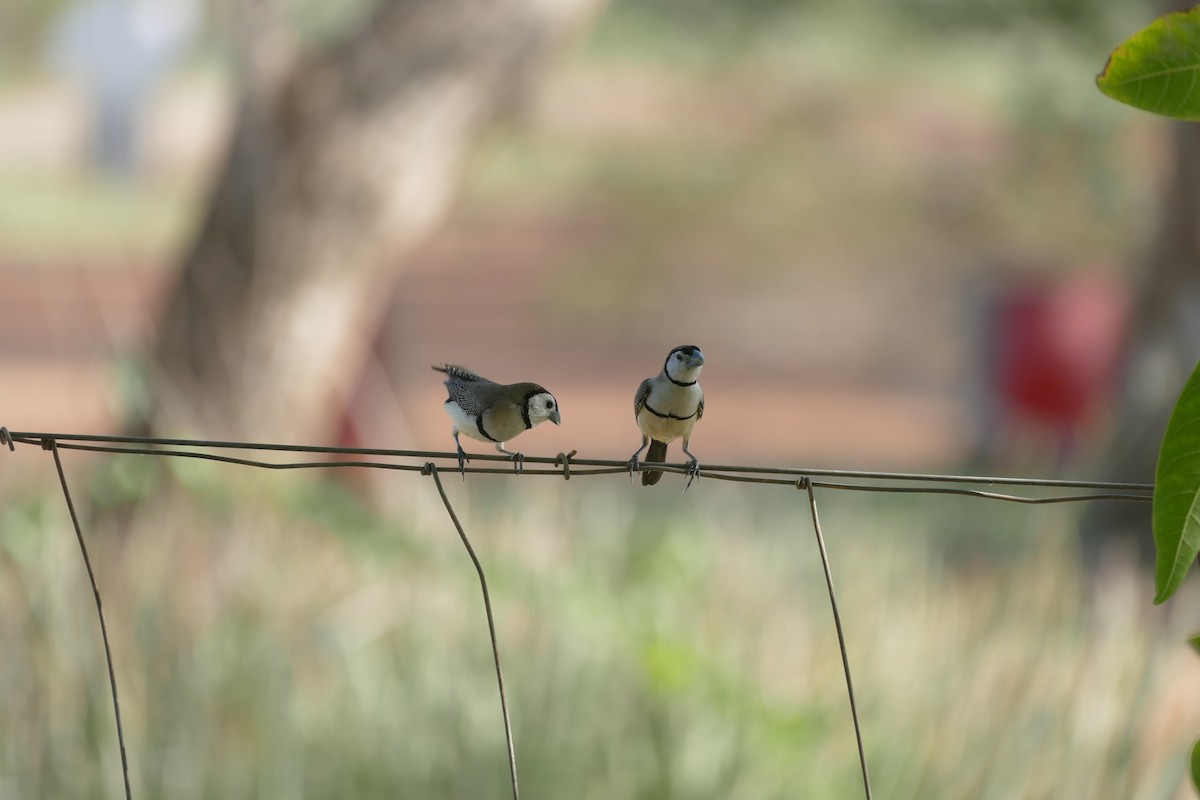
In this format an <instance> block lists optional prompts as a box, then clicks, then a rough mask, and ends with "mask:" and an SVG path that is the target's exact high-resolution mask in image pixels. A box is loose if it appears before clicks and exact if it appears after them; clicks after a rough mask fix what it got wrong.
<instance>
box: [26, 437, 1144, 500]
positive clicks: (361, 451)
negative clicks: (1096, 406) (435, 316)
mask: <svg viewBox="0 0 1200 800" xmlns="http://www.w3.org/2000/svg"><path fill="white" fill-rule="evenodd" d="M4 432H5V433H6V434H7V435H8V440H9V441H12V442H18V443H21V444H28V445H37V446H42V444H43V442H49V441H53V442H54V443H55V444H56V445H57V446H58V447H60V448H62V449H67V450H81V451H88V452H98V453H115V454H123V455H144V456H166V457H175V458H191V459H198V460H203V461H216V462H220V463H225V464H235V465H239V466H245V467H253V468H256V469H268V470H294V469H345V468H357V469H389V470H397V471H403V472H425V471H426V467H425V464H424V463H421V464H404V463H396V462H391V461H344V460H343V461H328V460H322V461H262V460H258V459H251V458H241V457H238V456H231V455H223V454H220V453H206V452H198V451H196V450H183V449H164V448H178V447H202V448H213V449H241V450H256V451H267V452H287V453H320V454H332V455H350V456H361V455H384V456H391V457H395V458H418V459H424V460H429V459H442V460H446V461H453V462H457V458H458V455H457V453H450V452H438V451H428V450H387V449H381V448H363V447H330V446H323V445H291V444H270V443H261V442H226V441H207V440H202V439H167V438H155V437H144V436H100V435H91V434H58V433H29V432H12V433H9V432H8V431H4ZM104 443H107V444H104ZM135 445H152V446H151V447H145V446H135ZM471 459H472V460H474V459H480V460H484V461H502V462H509V461H511V459H509V458H508V457H507V456H501V455H489V454H475V455H472V456H471ZM569 461H570V464H571V469H570V476H571V477H575V476H589V475H615V474H621V473H626V472H628V462H625V461H611V460H604V459H586V458H573V457H572V458H570V459H569ZM525 462H526V463H532V464H553V465H555V466H561V465H562V460H561V458H543V457H538V456H526V457H525ZM643 463H644V462H643ZM581 466H584V467H588V466H590V467H592V468H590V469H581V468H580V467H581ZM654 468H655V469H657V470H662V471H664V472H673V473H677V474H687V472H688V469H689V465H688V464H659V463H655V464H654ZM463 472H464V473H471V474H484V475H511V474H513V469H512V468H511V467H466V468H465V469H464V470H463ZM520 474H522V475H529V476H546V475H550V476H555V477H566V475H564V473H563V471H562V470H561V469H536V468H535V469H524V470H522V471H521V473H520ZM700 475H701V477H704V478H710V479H713V480H720V481H728V482H732V483H754V484H766V485H774V486H793V487H797V486H799V485H800V481H799V479H797V480H793V479H792V478H790V477H782V476H785V475H787V476H791V475H798V476H800V478H805V477H809V476H814V475H818V476H823V477H843V478H850V479H854V480H859V481H862V480H876V481H878V480H883V479H892V480H898V481H916V482H926V483H928V482H934V481H938V480H941V481H944V482H947V483H960V484H961V483H984V484H989V485H1015V486H1029V487H1037V488H1064V489H1093V490H1096V492H1095V493H1088V494H1070V495H1050V496H1043V497H1029V496H1023V495H1015V494H1007V493H1001V492H991V491H985V490H981V489H965V488H959V487H952V486H941V487H938V486H895V485H886V484H883V485H881V484H879V483H847V482H844V481H814V482H813V485H814V486H817V487H821V488H825V489H839V490H843V491H857V492H879V493H892V494H901V493H904V494H945V495H960V496H964V497H978V498H982V499H988V500H1001V501H1006V502H1013V503H1026V504H1049V503H1076V502H1089V501H1094V500H1117V501H1133V502H1150V501H1151V500H1152V497H1151V496H1150V495H1149V494H1145V492H1150V491H1152V490H1153V488H1154V487H1153V486H1152V485H1148V484H1133V483H1111V482H1091V481H1066V480H1053V479H1039V478H998V477H982V476H964V475H933V474H926V473H903V472H864V471H852V470H828V469H813V470H802V469H792V468H782V467H759V466H744V465H735V466H728V465H705V466H704V467H703V468H702V469H701V472H700ZM772 476H778V477H772ZM1112 489H1116V490H1123V491H1106V490H1112Z"/></svg>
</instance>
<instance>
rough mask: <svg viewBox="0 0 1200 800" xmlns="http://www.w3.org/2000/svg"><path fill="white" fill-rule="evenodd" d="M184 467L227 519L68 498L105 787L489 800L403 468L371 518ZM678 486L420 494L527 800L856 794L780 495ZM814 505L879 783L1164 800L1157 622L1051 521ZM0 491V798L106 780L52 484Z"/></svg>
mask: <svg viewBox="0 0 1200 800" xmlns="http://www.w3.org/2000/svg"><path fill="white" fill-rule="evenodd" d="M29 457H37V456H35V455H33V454H31V455H30V456H29ZM122 458H125V457H122ZM118 460H120V459H118ZM68 466H69V467H70V465H68ZM69 471H71V470H69ZM206 481H207V482H218V483H220V482H223V483H224V484H225V486H224V488H223V489H222V490H221V493H222V495H223V496H224V497H226V498H228V499H230V500H231V503H230V505H229V506H228V507H227V508H226V509H225V510H224V511H222V512H220V513H215V514H214V513H213V512H212V511H211V509H210V508H209V497H210V494H211V491H212V489H211V486H208V485H204V484H194V485H195V486H196V487H197V488H194V489H188V490H185V491H184V492H183V496H182V498H179V497H177V498H176V499H175V501H174V502H166V501H164V500H163V498H164V497H165V495H166V493H165V492H161V491H160V492H158V493H157V494H156V495H155V497H157V498H159V502H155V501H151V502H148V503H146V504H144V505H143V506H142V507H141V509H140V510H139V511H138V513H137V514H136V515H135V516H134V517H133V518H132V520H131V521H130V522H129V523H128V524H127V525H124V524H123V525H122V526H120V527H119V528H113V527H111V526H108V525H106V524H104V523H99V522H95V521H94V520H92V519H89V518H86V517H85V524H86V525H87V526H88V536H89V540H90V541H91V543H92V545H91V549H92V558H93V562H94V563H95V564H96V568H97V572H98V579H99V581H100V585H101V589H102V591H103V593H104V601H105V609H106V611H107V614H108V621H109V630H110V635H111V636H112V639H113V647H114V652H115V656H116V670H117V678H118V682H119V685H120V690H121V697H122V709H123V711H124V713H125V724H126V732H127V737H128V741H129V746H130V761H131V764H132V767H133V785H134V792H135V796H137V797H142V798H159V797H163V798H165V797H171V798H176V799H178V798H191V797H195V798H201V797H213V796H220V797H225V798H241V797H264V796H301V795H302V796H305V797H311V798H323V797H346V796H354V797H362V798H371V797H471V798H503V797H505V796H507V791H508V789H507V771H506V766H505V755H504V737H503V728H502V725H501V719H500V711H499V705H498V700H497V697H496V689H495V682H494V675H493V672H492V665H491V655H490V651H489V648H488V644H487V636H486V624H485V622H484V618H483V611H482V607H481V604H480V601H479V587H478V584H477V581H476V577H475V574H474V571H473V569H472V568H471V565H470V562H469V561H468V560H467V557H466V555H465V553H464V552H463V550H462V547H461V544H460V543H459V542H458V540H457V537H456V536H455V535H454V531H453V529H452V527H451V526H450V524H449V521H448V520H447V519H446V518H445V515H444V511H443V510H442V509H441V507H440V503H439V501H438V499H437V496H436V493H435V492H434V491H433V488H432V486H430V485H429V484H428V482H427V481H424V480H422V479H420V478H418V477H416V476H412V475H403V476H396V484H395V487H394V493H395V494H396V495H397V497H398V498H399V499H400V500H401V503H400V507H401V508H402V509H403V511H402V512H400V514H399V516H398V517H397V518H393V519H386V518H382V517H379V516H377V515H375V514H374V513H372V512H370V511H369V510H367V509H366V508H364V507H363V506H362V505H361V504H360V503H359V502H358V501H357V500H356V499H355V497H354V495H353V494H352V493H350V492H348V491H346V489H345V488H343V487H341V486H339V485H337V484H332V483H327V482H323V481H320V480H315V479H314V478H313V476H311V475H307V476H305V475H299V474H296V473H272V474H269V475H264V474H260V473H253V472H250V473H248V472H247V471H246V470H243V469H239V468H236V467H220V466H218V467H217V468H216V470H215V472H214V473H213V474H212V475H210V476H209V477H208V478H206ZM535 484H536V485H535ZM699 488H700V489H701V491H696V490H695V488H694V489H693V491H692V492H689V493H688V494H687V495H686V496H680V495H678V494H676V493H674V492H655V493H653V494H652V493H650V492H643V491H641V490H640V487H631V486H630V485H629V484H628V482H627V481H625V480H623V479H622V478H620V477H613V478H609V479H593V480H590V481H586V482H582V481H572V482H571V483H570V484H563V483H561V482H550V481H545V482H540V483H538V482H534V481H516V482H514V481H512V480H511V479H507V478H497V479H492V480H488V479H481V480H476V479H475V477H474V476H473V478H472V480H471V481H469V482H467V483H466V484H465V485H464V484H455V485H451V486H450V487H449V489H450V493H451V497H452V499H453V500H454V502H455V503H456V506H457V508H458V511H459V513H460V515H461V516H462V518H463V520H464V524H465V525H466V527H467V531H468V533H469V534H470V535H471V537H472V540H473V543H474V544H475V547H476V549H477V550H478V551H479V553H480V556H481V558H482V559H483V562H484V566H485V569H486V570H487V572H488V578H489V584H490V585H491V587H492V593H493V602H494V605H495V608H496V614H497V622H498V627H499V640H500V648H501V653H502V657H503V659H504V667H505V674H506V678H507V681H508V684H509V691H510V706H511V709H512V714H513V722H514V726H515V733H516V746H517V757H518V762H519V768H520V777H521V781H522V785H523V789H524V792H525V793H526V794H527V795H528V796H531V797H561V796H564V795H565V796H570V797H579V798H611V797H632V798H647V799H650V798H654V799H656V800H670V799H672V798H689V799H690V798H713V799H714V800H715V799H716V798H722V799H725V798H754V799H755V800H758V799H759V798H773V797H778V798H784V797H788V798H791V797H798V796H799V797H808V798H843V797H853V796H855V795H856V794H857V793H858V792H859V791H860V789H859V777H858V766H857V758H856V753H855V747H854V737H853V730H852V727H851V722H850V717H849V713H848V707H847V702H846V695H845V688H844V685H843V682H842V680H843V679H842V674H841V664H840V660H839V658H838V654H837V640H836V635H835V633H834V631H833V627H832V622H831V620H830V614H829V609H828V600H827V598H826V596H825V591H824V585H823V578H822V576H821V568H820V563H819V560H818V557H817V554H816V547H815V542H814V539H813V536H812V532H811V528H810V522H809V516H808V508H807V505H806V503H805V500H804V497H803V496H802V495H801V494H799V493H792V494H787V493H785V492H783V491H780V490H772V489H767V488H765V487H756V488H752V489H747V490H743V489H741V488H739V487H731V486H728V485H723V484H718V483H716V482H706V483H703V484H702V485H701V486H700V487H699ZM819 499H820V502H821V503H822V520H823V523H824V527H825V533H826V537H827V540H828V546H829V549H830V556H831V559H832V562H833V566H834V572H835V580H836V581H837V584H838V590H839V599H840V600H841V604H842V614H843V618H844V620H845V623H846V628H847V635H848V637H849V641H848V646H849V650H850V656H851V659H852V663H853V665H854V670H855V683H856V688H857V690H858V698H859V705H860V710H861V711H860V713H861V714H862V718H863V724H864V728H865V736H866V744H867V749H868V754H869V758H870V760H871V766H872V770H873V778H874V782H875V786H876V791H878V792H880V794H881V796H886V797H889V798H901V799H903V798H925V797H973V798H984V799H986V798H1009V797H1034V796H1039V797H1042V796H1061V795H1063V794H1069V795H1070V796H1071V797H1073V798H1084V799H1086V798H1106V797H1114V796H1120V797H1123V798H1135V800H1142V799H1144V800H1149V799H1150V798H1164V800H1165V798H1169V797H1172V796H1173V792H1174V790H1175V789H1176V788H1177V787H1178V785H1179V783H1180V782H1181V781H1183V780H1186V774H1187V771H1188V754H1189V749H1190V744H1191V739H1190V735H1189V734H1188V732H1187V731H1188V730H1189V729H1190V725H1188V721H1187V720H1185V719H1179V718H1178V715H1176V721H1177V722H1178V723H1179V724H1178V725H1175V726H1173V727H1167V728H1164V727H1163V725H1162V720H1161V718H1160V717H1159V716H1158V709H1160V708H1162V702H1163V698H1164V697H1170V698H1171V702H1172V703H1174V702H1176V699H1175V693H1176V692H1177V691H1178V681H1177V680H1175V678H1177V673H1176V671H1175V668H1176V666H1177V664H1178V662H1177V660H1176V659H1175V658H1174V656H1175V654H1177V651H1178V646H1179V645H1178V642H1179V639H1180V637H1179V634H1178V632H1176V631H1172V630H1168V629H1167V628H1166V627H1164V626H1162V625H1160V624H1147V623H1146V620H1145V619H1140V618H1138V615H1137V614H1131V613H1130V611H1129V609H1130V608H1135V607H1136V604H1124V603H1123V601H1122V600H1121V598H1120V595H1121V593H1122V590H1121V589H1120V587H1119V586H1109V587H1107V588H1106V590H1105V593H1106V595H1107V597H1108V599H1109V601H1110V602H1107V603H1099V604H1096V605H1093V604H1092V603H1090V602H1088V601H1087V600H1086V599H1085V598H1086V596H1087V593H1086V592H1085V591H1084V590H1083V589H1084V587H1083V586H1082V585H1081V576H1080V575H1079V574H1078V573H1077V572H1076V570H1075V567H1074V563H1075V561H1074V558H1073V552H1072V548H1071V546H1069V545H1068V544H1067V542H1068V541H1069V540H1070V534H1069V531H1070V529H1071V528H1070V514H1069V512H1065V511H1063V510H1059V509H1047V508H1012V507H1007V506H1001V505H997V504H994V503H986V502H984V501H978V500H967V499H961V500H959V499H952V498H951V499H947V498H913V499H904V500H897V499H891V498H871V497H869V496H868V497H864V496H862V495H854V496H845V495H834V494H830V493H821V494H820V495H819ZM2 513H3V517H2V519H0V522H2V528H0V530H3V535H2V536H0V606H2V607H3V608H4V609H5V613H4V614H2V615H0V637H2V638H3V640H4V641H5V642H6V643H8V644H7V645H6V656H5V658H4V659H2V660H0V733H2V735H0V741H2V742H4V745H3V747H0V787H2V789H3V794H4V796H14V797H59V798H72V797H88V798H96V797H117V796H119V793H120V778H119V774H118V769H119V760H118V756H117V750H116V744H115V733H114V731H113V724H112V719H111V700H110V698H109V696H108V688H107V684H106V677H105V670H104V665H103V654H102V649H101V647H100V642H99V636H98V633H97V630H96V621H95V613H94V609H93V608H92V606H91V598H90V592H89V591H88V589H87V588H86V581H84V580H83V575H82V566H81V565H80V563H79V557H78V552H77V551H76V548H75V544H74V541H73V538H72V537H71V536H70V532H69V523H68V522H67V520H66V518H65V516H64V513H63V510H62V508H61V503H60V502H59V501H58V498H57V497H54V496H53V495H49V496H46V497H42V496H40V495H35V496H33V497H31V498H30V499H27V500H24V501H17V502H11V503H9V504H7V505H6V506H5V508H4V510H3V512H2ZM947 534H950V535H951V536H953V537H957V538H958V539H959V540H960V541H961V542H962V543H963V544H962V545H960V546H959V547H956V548H955V549H954V551H953V554H951V553H950V552H948V551H947V550H946V549H944V548H943V547H942V545H941V541H942V540H943V538H944V537H945V536H946V535H947ZM968 542H986V543H987V545H986V546H985V548H984V549H982V550H973V549H972V548H970V547H969V546H967V545H966V543H968ZM998 552H999V553H1003V554H1004V555H1003V557H1001V558H995V557H994V556H995V554H996V553H998ZM1130 591H1132V592H1137V591H1140V590H1139V589H1136V588H1131V590H1130ZM1185 666H1188V667H1189V668H1190V665H1185ZM1171 707H1172V708H1175V707H1176V706H1175V705H1171ZM1096 709H1108V710H1107V711H1106V712H1105V713H1103V714H1101V715H1099V716H1097V715H1096V714H1095V713H1093V712H1094V710H1096ZM1184 716H1186V715H1184Z"/></svg>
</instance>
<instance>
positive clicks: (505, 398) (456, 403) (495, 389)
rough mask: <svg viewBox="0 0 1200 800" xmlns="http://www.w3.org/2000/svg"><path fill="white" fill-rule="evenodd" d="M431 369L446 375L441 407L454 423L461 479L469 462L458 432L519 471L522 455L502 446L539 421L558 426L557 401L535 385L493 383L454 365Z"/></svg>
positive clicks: (560, 422)
mask: <svg viewBox="0 0 1200 800" xmlns="http://www.w3.org/2000/svg"><path fill="white" fill-rule="evenodd" d="M433 369H434V370H436V371H437V372H444V373H445V374H446V375H447V376H448V377H447V378H446V391H447V392H448V393H449V397H447V398H446V402H445V404H444V407H445V409H446V413H447V414H449V415H450V419H451V420H453V422H454V428H453V433H454V444H455V445H456V446H457V447H458V471H459V474H460V475H462V476H463V478H464V479H465V478H466V462H468V461H470V460H471V459H469V458H467V454H466V453H465V452H464V451H463V448H462V442H460V441H459V439H458V435H459V434H460V433H463V434H466V435H467V436H470V437H471V438H472V439H478V440H479V441H481V442H492V443H493V444H495V445H496V449H497V450H499V451H500V452H501V453H504V454H505V455H507V456H509V457H510V458H511V459H512V462H513V470H514V471H516V472H520V471H521V469H522V468H523V467H524V466H525V456H524V455H523V454H522V453H519V452H516V451H513V450H506V449H505V448H504V445H505V444H506V443H508V442H509V441H510V440H512V439H513V438H515V437H516V436H517V435H518V434H519V433H522V432H523V431H527V430H529V429H530V428H532V427H533V426H534V425H537V424H538V423H540V422H545V421H546V420H550V421H551V422H553V423H554V424H555V425H561V424H562V417H561V416H560V414H559V406H558V401H557V400H555V399H554V395H552V394H550V392H548V391H547V390H546V389H545V388H544V387H542V386H539V385H538V384H536V383H496V382H495V381H489V380H488V379H487V378H485V377H483V376H482V375H479V374H477V373H475V372H472V371H471V370H469V369H466V368H465V367H459V366H455V365H454V364H435V365H434V366H433Z"/></svg>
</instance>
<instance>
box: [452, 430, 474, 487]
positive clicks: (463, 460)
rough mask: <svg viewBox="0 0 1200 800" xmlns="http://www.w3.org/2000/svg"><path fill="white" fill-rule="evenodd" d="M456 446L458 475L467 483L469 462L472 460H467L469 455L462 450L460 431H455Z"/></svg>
mask: <svg viewBox="0 0 1200 800" xmlns="http://www.w3.org/2000/svg"><path fill="white" fill-rule="evenodd" d="M454 444H455V446H456V447H457V448H458V474H459V475H461V476H462V479H463V480H464V481H465V480H466V479H467V462H468V461H470V460H471V459H469V458H467V453H466V451H464V450H463V449H462V442H460V441H459V440H458V429H457V428H455V429H454Z"/></svg>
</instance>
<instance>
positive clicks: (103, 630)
mask: <svg viewBox="0 0 1200 800" xmlns="http://www.w3.org/2000/svg"><path fill="white" fill-rule="evenodd" d="M42 448H43V449H45V450H49V451H50V453H51V455H53V456H54V468H55V469H56V470H57V471H58V482H59V484H60V485H61V486H62V491H63V499H65V500H66V501H67V511H68V512H70V514H71V524H72V525H73V526H74V527H75V540H76V541H77V542H79V552H81V553H82V554H83V565H84V566H85V567H87V574H88V580H89V581H90V582H91V584H92V595H93V596H94V597H95V598H96V615H97V616H99V617H100V636H101V638H103V639H104V660H105V661H106V662H107V663H108V686H109V688H110V689H111V690H112V699H113V716H114V718H115V719H116V721H117V743H118V744H119V745H120V747H121V776H122V778H124V780H125V800H132V798H133V790H132V789H131V788H130V786H129V757H128V755H127V754H126V752H125V729H124V727H123V726H122V725H121V701H120V699H118V697H117V674H116V672H115V671H114V670H113V657H112V647H111V646H110V645H109V643H108V625H107V624H106V623H105V621H104V604H103V603H102V602H101V600H100V586H99V585H98V584H97V583H96V573H95V572H94V571H93V570H92V559H91V558H90V557H88V549H87V544H85V543H84V540H83V529H82V527H81V526H80V524H79V515H78V514H77V513H75V503H74V501H73V500H71V490H70V488H69V487H68V486H67V476H66V473H64V472H63V465H62V458H60V457H59V455H58V443H57V442H55V441H54V440H53V439H45V440H43V441H42Z"/></svg>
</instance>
